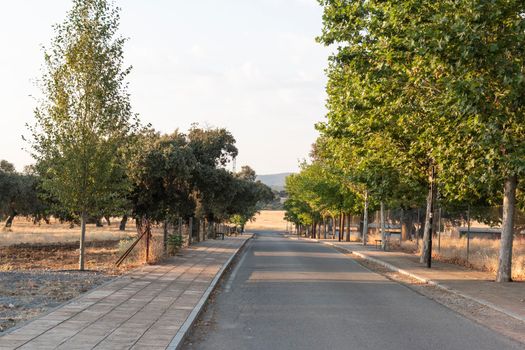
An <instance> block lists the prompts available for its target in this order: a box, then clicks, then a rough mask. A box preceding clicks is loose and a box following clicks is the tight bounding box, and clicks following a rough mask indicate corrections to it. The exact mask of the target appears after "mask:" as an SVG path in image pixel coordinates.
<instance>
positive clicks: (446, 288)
mask: <svg viewBox="0 0 525 350" xmlns="http://www.w3.org/2000/svg"><path fill="white" fill-rule="evenodd" d="M304 240H306V241H310V242H317V243H322V244H324V245H328V246H331V247H334V248H336V249H337V250H341V251H345V252H347V253H349V254H353V255H355V256H358V257H360V258H362V259H365V260H368V261H371V262H373V263H376V264H378V265H381V266H383V267H385V268H387V269H389V270H392V271H394V272H398V273H401V274H403V275H405V276H408V277H411V278H413V279H416V280H418V281H420V282H423V283H425V284H429V285H431V286H435V287H437V288H439V289H442V290H444V291H447V292H449V293H452V294H455V295H458V296H460V297H463V298H465V299H469V300H472V301H474V302H476V303H478V304H481V305H483V306H486V307H488V308H491V309H493V310H495V311H498V312H501V313H502V314H505V315H507V316H509V317H512V318H515V319H517V320H518V321H521V322H525V317H523V316H521V315H518V314H516V313H514V312H512V311H509V310H506V309H504V308H501V307H499V306H497V305H495V304H493V303H491V302H488V301H486V300H483V299H479V298H476V297H473V296H471V295H468V294H465V293H462V292H460V291H458V290H456V289H453V288H451V287H449V286H447V285H445V284H443V283H440V282H437V281H434V280H432V279H429V278H425V277H421V276H419V275H417V274H414V273H412V272H409V271H407V270H404V269H401V268H399V267H397V266H394V265H392V264H389V263H387V262H385V261H383V260H380V259H376V258H373V257H371V256H368V255H366V254H363V253H360V252H356V251H353V250H350V249H347V248H344V247H340V246H338V245H336V244H333V243H331V242H325V241H319V240H318V239H312V238H307V239H304Z"/></svg>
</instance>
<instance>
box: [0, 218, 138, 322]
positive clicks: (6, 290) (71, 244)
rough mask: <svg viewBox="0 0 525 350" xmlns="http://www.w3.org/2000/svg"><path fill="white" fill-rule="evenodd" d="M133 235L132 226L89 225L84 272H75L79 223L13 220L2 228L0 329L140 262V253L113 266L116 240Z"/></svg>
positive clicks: (117, 253)
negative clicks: (124, 227) (10, 225)
mask: <svg viewBox="0 0 525 350" xmlns="http://www.w3.org/2000/svg"><path fill="white" fill-rule="evenodd" d="M134 235H136V233H135V231H134V225H132V224H129V227H128V229H127V231H125V232H124V233H122V232H120V231H118V227H117V222H115V223H114V224H112V226H111V227H108V226H105V227H102V228H95V227H94V225H92V227H89V228H88V235H87V237H88V240H87V243H86V246H87V247H86V270H87V271H85V272H79V271H76V270H77V269H78V248H79V247H78V246H79V243H78V227H75V228H72V229H70V228H69V226H67V225H66V224H60V223H57V222H54V223H52V224H51V225H47V224H42V225H40V226H39V225H33V224H32V223H30V222H26V221H24V220H23V219H19V220H18V221H15V224H14V226H13V228H12V229H11V230H10V231H5V230H3V231H2V232H0V242H1V243H0V332H4V331H6V330H8V329H9V328H11V327H13V326H16V325H17V324H20V323H22V322H24V321H26V320H29V319H31V318H34V317H37V316H38V315H41V314H43V313H45V312H47V311H48V310H50V309H52V308H54V307H56V306H58V305H60V304H61V303H63V302H65V301H68V300H71V299H72V298H75V297H77V296H78V295H80V294H81V293H84V292H86V291H88V290H90V289H93V288H95V287H97V286H99V285H101V284H103V283H105V282H107V281H110V280H112V279H113V278H115V277H116V276H118V275H121V274H123V273H124V272H126V271H128V270H130V269H132V268H134V267H136V266H138V265H139V264H140V263H141V262H142V260H141V258H142V256H141V255H140V253H139V254H134V255H133V256H132V258H131V259H130V260H128V261H126V262H125V263H124V264H123V265H122V266H121V267H116V266H115V261H116V260H117V259H118V257H119V256H120V255H121V253H122V251H123V247H122V246H121V245H122V244H121V243H120V239H122V238H128V242H129V237H133V236H134ZM126 244H129V243H126Z"/></svg>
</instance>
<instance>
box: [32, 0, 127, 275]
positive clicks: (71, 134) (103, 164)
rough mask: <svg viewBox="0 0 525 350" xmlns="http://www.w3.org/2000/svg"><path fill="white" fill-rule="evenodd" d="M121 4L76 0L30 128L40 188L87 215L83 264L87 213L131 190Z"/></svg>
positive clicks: (48, 57) (59, 33)
mask: <svg viewBox="0 0 525 350" xmlns="http://www.w3.org/2000/svg"><path fill="white" fill-rule="evenodd" d="M118 27H119V9H118V8H115V7H113V6H112V5H111V4H110V3H108V1H106V0H75V1H73V7H72V9H71V10H70V11H69V12H68V13H67V16H66V19H65V21H64V22H63V23H62V24H58V25H56V26H55V27H54V30H55V37H54V39H53V40H52V42H51V45H50V47H49V48H48V49H47V50H46V53H45V72H44V74H43V77H42V79H41V86H42V93H43V98H42V101H41V104H40V106H39V107H38V108H37V109H36V112H35V118H36V125H35V126H34V127H32V128H31V132H32V136H33V137H32V148H33V156H34V158H35V159H36V160H37V166H38V172H39V173H40V174H41V176H42V188H43V189H44V191H46V192H47V193H49V195H50V196H52V197H53V198H54V199H55V200H56V201H57V203H58V204H59V205H60V206H61V207H62V208H63V210H64V211H66V212H69V213H71V214H73V215H75V216H76V217H79V218H80V220H81V234H80V258H79V268H80V270H83V269H84V241H85V233H86V220H87V218H88V216H90V215H98V214H99V213H100V212H102V211H103V210H105V209H106V208H105V207H107V206H108V205H111V203H112V202H113V201H114V200H116V199H117V198H119V197H121V196H122V194H123V193H125V192H126V191H127V190H128V188H129V184H128V183H127V182H126V181H122V179H123V177H122V175H121V174H122V173H123V171H124V170H123V169H124V167H125V151H126V149H127V143H128V142H129V135H130V133H132V132H133V131H134V128H135V126H136V123H137V121H136V120H135V118H134V116H133V115H132V113H131V106H130V102H129V95H128V93H127V85H126V83H125V78H126V76H127V75H128V73H129V72H130V68H125V67H123V46H124V42H125V39H123V38H122V37H120V36H119V35H118V33H117V31H118Z"/></svg>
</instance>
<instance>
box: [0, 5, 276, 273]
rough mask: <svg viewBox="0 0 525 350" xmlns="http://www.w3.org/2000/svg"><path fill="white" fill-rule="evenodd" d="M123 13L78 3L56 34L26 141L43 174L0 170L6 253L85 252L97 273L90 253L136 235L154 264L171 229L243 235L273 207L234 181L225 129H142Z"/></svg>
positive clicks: (265, 194)
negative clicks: (35, 248)
mask: <svg viewBox="0 0 525 350" xmlns="http://www.w3.org/2000/svg"><path fill="white" fill-rule="evenodd" d="M119 11H120V9H119V8H117V7H115V6H114V5H113V3H112V2H111V1H106V0H75V1H73V5H72V8H71V10H70V11H69V12H68V13H67V14H66V18H65V20H64V21H63V22H62V23H59V24H57V25H55V26H54V27H53V28H54V32H55V36H54V38H53V39H52V40H51V42H50V44H49V45H47V46H46V47H45V48H44V51H45V52H44V65H43V68H42V76H41V77H40V79H39V80H38V86H39V87H40V90H41V94H40V95H39V96H38V99H37V101H38V105H37V107H36V109H35V119H34V122H33V123H30V125H29V126H28V129H29V132H28V134H29V135H28V136H27V137H26V141H27V143H28V149H29V151H30V152H31V154H32V156H33V157H34V159H35V164H34V165H32V166H29V167H26V168H25V169H24V171H23V172H18V171H16V169H15V167H14V166H13V165H12V164H11V163H9V162H8V161H7V160H2V161H1V162H0V220H5V223H4V224H3V226H4V229H3V232H2V233H0V238H2V239H3V240H2V242H0V246H6V245H9V243H18V244H21V243H35V242H37V241H39V242H42V243H43V244H49V243H51V242H55V243H57V242H59V243H66V242H78V248H79V262H78V267H79V269H80V270H84V269H85V268H86V265H90V266H91V267H92V265H93V264H90V263H89V259H90V257H89V256H88V257H86V248H87V244H86V242H93V241H95V240H97V238H95V237H96V236H98V239H99V240H104V239H105V238H102V237H103V236H104V237H108V238H109V239H110V240H116V241H118V240H120V239H126V237H129V236H130V235H131V236H133V237H134V238H135V239H137V240H138V239H141V243H140V244H139V245H141V244H143V242H146V243H145V244H146V246H147V247H149V248H150V249H148V252H147V253H146V256H148V255H149V253H150V250H151V254H152V257H153V260H151V261H155V260H156V258H155V257H156V256H158V255H159V254H154V252H153V251H154V250H155V249H157V248H158V247H157V246H160V247H161V248H159V249H160V250H162V247H164V250H165V248H166V247H167V246H168V236H169V232H168V231H169V230H168V228H170V227H171V228H173V227H175V226H176V227H178V228H179V232H181V231H180V230H181V228H182V226H183V225H185V226H186V227H191V230H192V231H191V232H190V233H189V234H188V239H187V241H188V242H186V244H188V243H190V242H189V241H191V240H199V239H204V238H207V237H215V231H216V230H217V229H219V227H220V226H219V224H228V225H229V227H230V229H233V228H234V227H237V230H238V231H242V230H243V229H244V225H245V224H246V222H247V221H249V220H250V219H251V218H252V217H253V216H254V215H255V214H256V213H257V211H258V210H259V209H260V208H262V207H263V206H264V205H265V203H268V202H271V201H272V200H273V199H274V195H273V193H272V191H271V189H270V188H269V187H267V186H266V185H264V184H262V183H261V182H260V181H257V180H256V174H255V171H254V170H253V169H251V168H250V167H249V166H243V167H242V168H241V170H240V171H237V172H232V171H230V170H228V167H229V164H231V162H232V161H233V160H234V159H235V158H236V156H237V153H238V150H237V147H236V145H235V143H236V142H235V138H234V136H233V135H232V134H231V133H230V132H229V131H228V130H226V129H224V128H212V127H207V128H202V127H200V126H199V125H198V124H194V125H192V127H191V128H190V129H189V130H188V131H187V132H182V131H180V130H178V129H175V128H174V130H173V131H172V132H171V133H168V134H164V133H160V132H158V131H156V130H155V129H153V127H152V126H150V125H143V124H142V123H141V121H140V120H139V117H138V115H136V114H135V113H133V110H132V107H131V96H130V94H129V92H128V84H127V82H126V78H127V76H128V74H129V73H130V72H131V67H126V66H125V65H124V45H125V43H126V39H125V38H124V37H122V36H121V34H120V33H119V24H120V23H119V21H120V17H119ZM16 218H23V220H25V219H27V220H30V221H31V222H32V224H34V225H35V227H34V229H33V228H29V227H28V224H27V223H24V225H23V226H24V227H25V228H26V229H25V230H21V231H20V232H19V231H18V228H15V227H14V226H16V225H21V222H23V220H20V221H17V220H15V219H16ZM128 222H129V224H128ZM190 223H191V224H190ZM199 223H200V225H199ZM129 225H132V227H131V231H133V230H134V231H135V232H134V233H131V231H130V227H129ZM103 226H107V228H109V229H104V228H103ZM66 227H68V228H66ZM203 227H205V228H206V230H207V231H206V233H205V235H204V237H203V236H201V235H199V233H200V231H202V228H203ZM88 228H89V231H88ZM72 230H76V232H77V237H76V239H74V238H73V237H72V236H71V231H72ZM28 231H31V232H32V233H33V234H30V233H28ZM159 231H160V232H159ZM37 232H38V234H37ZM61 233H64V234H63V235H62V234H61ZM22 237H23V238H22ZM47 238H49V239H47ZM150 241H151V245H150ZM124 243H125V242H124ZM124 243H122V244H121V245H125V244H124ZM129 245H131V244H129ZM156 247H157V248H156ZM157 250H158V249H157ZM88 255H89V254H88Z"/></svg>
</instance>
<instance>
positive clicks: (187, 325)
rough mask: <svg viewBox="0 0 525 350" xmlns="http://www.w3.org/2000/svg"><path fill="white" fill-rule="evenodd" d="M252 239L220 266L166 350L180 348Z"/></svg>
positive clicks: (246, 241) (177, 349)
mask: <svg viewBox="0 0 525 350" xmlns="http://www.w3.org/2000/svg"><path fill="white" fill-rule="evenodd" d="M253 237H254V235H253V234H252V236H251V237H250V238H248V239H247V240H245V241H244V242H243V244H241V246H240V247H239V248H237V250H236V251H235V253H233V254H232V256H230V258H229V259H228V260H227V261H226V262H225V263H224V264H223V265H222V267H221V269H220V270H219V272H217V274H216V275H215V277H214V278H213V280H212V281H211V282H210V285H209V286H208V288H207V289H206V291H205V292H204V294H203V295H202V297H201V298H200V300H199V302H198V303H197V305H195V307H194V308H193V310H192V311H191V313H190V314H189V315H188V317H187V318H186V321H184V323H183V324H182V326H181V327H180V328H179V330H178V331H177V334H175V336H174V337H173V339H172V340H171V342H170V345H168V347H167V348H166V350H179V349H180V348H181V347H182V345H183V343H184V340H185V339H186V337H187V336H188V334H189V332H190V330H191V328H192V327H193V325H194V324H195V321H196V320H197V318H198V317H199V315H200V314H201V312H202V310H203V309H204V306H205V305H206V302H207V301H208V299H209V297H210V295H211V293H212V292H213V291H214V290H215V288H216V287H217V284H218V283H219V280H220V279H221V277H222V276H223V275H224V273H225V272H226V270H227V269H228V267H229V266H230V265H231V263H232V261H233V259H235V257H236V256H237V255H238V254H239V252H240V251H241V250H242V249H243V248H244V246H245V245H246V243H248V241H250V240H251V239H252V238H253Z"/></svg>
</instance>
